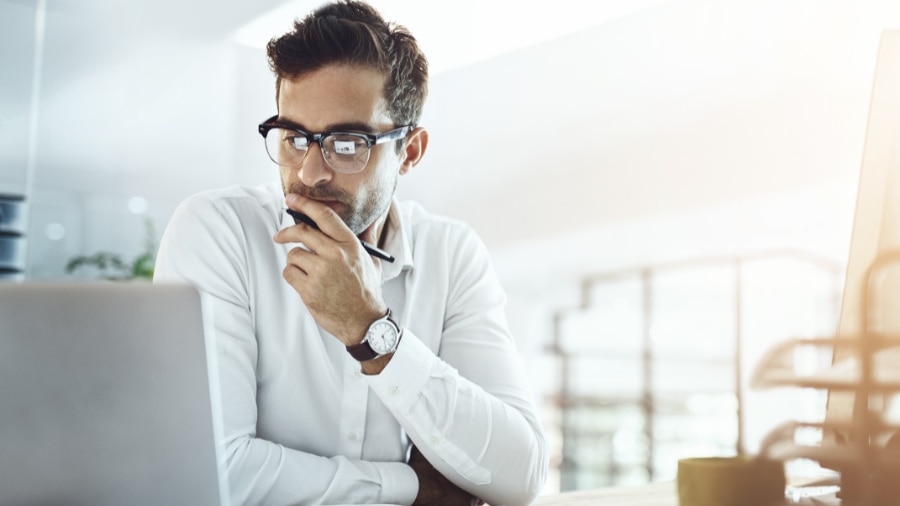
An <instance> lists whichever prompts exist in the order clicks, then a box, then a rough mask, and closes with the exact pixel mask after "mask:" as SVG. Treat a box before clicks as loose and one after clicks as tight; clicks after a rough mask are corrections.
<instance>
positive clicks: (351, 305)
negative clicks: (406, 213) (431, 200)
mask: <svg viewBox="0 0 900 506" xmlns="http://www.w3.org/2000/svg"><path fill="white" fill-rule="evenodd" d="M286 202H287V204H288V206H289V207H290V208H291V209H294V210H295V211H299V212H301V213H303V214H306V215H307V216H309V217H310V218H312V219H313V221H315V222H316V224H317V225H318V226H319V230H316V229H315V228H313V227H311V226H309V225H307V224H305V223H300V224H298V225H294V226H293V227H288V228H285V229H283V230H280V231H278V233H277V234H275V237H274V239H275V242H277V243H282V244H283V243H297V242H299V243H303V244H304V245H305V246H306V247H307V248H309V250H308V251H307V250H306V249H303V248H301V247H296V248H294V249H292V250H291V251H290V252H289V253H288V259H287V265H286V266H285V268H284V270H283V272H282V276H284V279H285V280H286V281H287V282H288V283H290V285H291V286H293V287H294V289H295V290H297V293H299V294H300V297H301V298H302V299H303V302H304V304H306V307H307V308H308V309H309V312H310V313H311V314H312V316H313V318H314V319H315V320H316V322H317V323H318V324H319V325H321V326H322V328H323V329H325V330H327V331H328V332H330V333H331V334H333V335H334V336H335V337H337V338H338V339H340V340H341V341H342V342H343V343H344V345H347V346H351V345H354V344H359V342H360V341H361V340H362V338H363V336H364V335H365V333H366V329H367V328H368V327H369V325H370V324H371V323H372V322H373V321H375V320H377V319H378V318H381V317H382V316H384V315H385V313H387V305H386V304H385V303H384V300H383V299H382V296H381V263H380V261H378V260H377V259H374V258H372V257H370V256H369V255H368V254H367V253H366V251H365V249H363V247H362V245H361V244H360V242H359V238H357V237H356V236H355V235H354V234H353V232H352V231H351V230H350V229H349V228H347V225H346V224H345V223H344V221H343V220H341V218H340V216H338V215H337V213H335V212H334V210H332V209H331V208H330V207H328V206H327V205H325V204H323V203H321V202H316V201H315V200H311V199H307V198H304V197H302V196H299V195H295V194H290V195H288V197H287V200H286Z"/></svg>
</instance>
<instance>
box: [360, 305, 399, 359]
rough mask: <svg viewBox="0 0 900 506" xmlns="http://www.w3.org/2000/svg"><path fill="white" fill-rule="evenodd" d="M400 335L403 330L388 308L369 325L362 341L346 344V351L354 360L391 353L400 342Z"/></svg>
mask: <svg viewBox="0 0 900 506" xmlns="http://www.w3.org/2000/svg"><path fill="white" fill-rule="evenodd" d="M401 337H403V330H402V329H401V328H400V325H399V324H398V323H397V320H394V317H393V316H391V310H390V308H388V312H387V314H386V315H384V316H382V317H381V318H379V319H377V320H375V321H374V322H372V324H371V325H369V330H367V331H366V337H364V338H363V340H362V342H361V343H359V344H355V345H353V346H347V352H348V353H350V355H351V356H353V358H355V359H356V360H359V361H360V362H365V361H366V360H372V359H373V358H377V357H380V356H382V355H387V354H388V353H393V352H394V351H395V350H396V349H397V346H398V345H399V344H400V338H401Z"/></svg>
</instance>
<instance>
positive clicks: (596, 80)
mask: <svg viewBox="0 0 900 506" xmlns="http://www.w3.org/2000/svg"><path fill="white" fill-rule="evenodd" d="M319 3H320V2H319V1H317V0H309V1H306V0H304V1H295V2H290V3H287V2H284V1H283V0H253V1H251V0H216V1H213V0H191V1H190V2H184V1H182V0H152V1H151V0H135V1H129V2H120V1H115V0H0V210H3V213H4V214H5V216H6V218H5V219H4V220H0V221H2V222H3V223H5V224H4V225H3V227H0V252H2V254H0V256H2V257H3V258H2V260H0V277H2V278H5V279H34V280H47V279H90V278H95V277H99V276H110V275H111V276H114V277H126V278H127V277H134V276H137V277H140V275H141V273H143V272H146V267H147V261H148V258H150V259H151V260H152V254H153V252H154V250H155V247H156V244H157V242H158V240H159V237H160V235H161V233H162V231H163V230H164V228H165V226H166V223H167V221H168V219H169V217H170V215H171V213H172V211H173V210H174V208H175V206H177V204H178V203H179V202H180V201H181V200H183V199H184V198H185V197H187V196H188V195H190V194H192V193H195V192H198V191H201V190H204V189H208V188H215V187H223V186H228V185H233V184H245V185H257V184H262V183H266V182H269V181H271V180H273V179H274V178H276V177H277V169H276V167H275V166H274V164H272V163H271V162H269V161H268V158H267V157H266V154H265V151H264V148H263V143H262V139H261V138H260V137H259V135H258V133H257V131H256V125H257V124H258V123H259V122H260V121H262V120H263V119H265V118H267V117H268V116H270V115H272V114H274V112H275V102H274V78H273V76H272V75H271V74H270V72H269V70H268V68H267V63H266V59H265V53H264V50H263V46H264V44H265V42H266V41H267V40H268V39H269V38H270V37H272V36H273V35H277V34H280V33H282V32H284V31H286V30H287V29H288V27H289V26H290V23H291V21H292V19H293V18H294V17H296V16H302V15H304V14H306V13H307V12H308V11H309V10H311V9H313V8H315V7H316V6H317V5H319ZM372 3H373V4H374V5H375V6H376V7H377V8H379V9H380V10H381V11H382V13H383V14H384V15H385V17H386V18H388V19H394V20H397V21H398V22H400V23H401V24H405V25H407V26H408V27H409V28H410V30H411V31H412V32H413V34H414V35H415V36H416V37H417V38H419V39H420V41H421V44H422V46H423V48H424V50H425V52H426V54H427V55H428V56H429V58H430V62H431V66H432V77H431V84H430V86H431V91H430V95H429V99H428V101H427V103H426V107H425V113H424V117H423V120H422V124H423V125H424V126H425V127H427V128H428V129H429V130H430V132H431V145H430V147H429V152H428V154H427V156H426V158H425V160H424V161H423V163H422V164H420V165H419V166H418V167H417V168H416V169H415V170H414V171H413V172H412V173H411V174H409V175H407V176H405V177H404V178H402V179H401V183H400V188H399V193H400V197H401V198H408V199H414V200H418V201H421V202H422V203H423V204H424V205H425V206H426V207H427V208H429V209H430V210H432V211H434V212H438V213H443V214H446V215H449V216H452V217H455V218H459V219H462V220H465V221H467V222H469V223H471V224H472V225H473V226H474V228H475V229H476V230H477V231H478V232H479V233H480V234H481V236H482V237H483V239H484V240H485V242H486V244H487V246H488V248H489V249H490V251H491V254H492V255H493V258H494V261H495V266H496V269H497V271H498V272H499V274H500V277H501V279H502V281H503V283H504V285H505V286H506V288H507V291H508V293H509V298H510V300H509V305H508V316H509V319H510V325H511V327H512V330H513V333H514V335H515V337H516V339H517V342H518V346H519V349H520V351H521V353H522V357H523V361H524V363H525V366H526V367H527V368H528V369H529V371H530V374H529V377H530V378H531V380H532V381H533V387H534V390H535V393H536V400H537V402H538V403H539V404H540V406H541V408H542V413H543V416H544V421H545V424H546V426H547V428H548V431H549V433H550V437H551V445H552V450H553V461H552V466H553V472H552V478H551V480H550V482H549V483H548V487H547V490H548V491H558V490H572V489H580V488H593V487H598V486H606V485H624V484H637V483H644V482H647V481H655V480H664V479H672V478H674V474H675V469H676V464H677V459H678V458H680V457H686V456H698V455H733V454H735V453H736V452H740V451H747V452H753V451H754V450H755V449H756V448H758V445H759V441H760V439H761V438H762V436H763V435H764V434H765V433H766V432H767V431H768V430H769V429H771V428H772V427H773V426H774V425H775V424H776V423H777V422H779V421H782V420H787V419H791V418H805V419H809V418H813V419H815V418H816V417H821V415H822V414H823V410H824V397H822V395H821V394H820V393H817V392H810V391H793V392H762V393H761V392H755V391H752V390H748V389H747V387H746V383H747V377H748V376H749V374H750V372H751V371H752V368H753V365H754V364H755V363H756V361H757V360H758V358H759V356H760V354H761V353H762V352H763V351H764V350H765V349H767V348H768V347H769V346H770V345H771V344H772V343H774V342H776V341H779V340H781V339H784V338H788V337H803V336H814V335H829V334H831V333H833V332H834V329H835V325H836V322H837V317H838V312H839V306H840V294H841V288H842V282H843V276H844V267H845V264H846V257H847V253H848V248H849V243H850V228H851V224H852V220H853V211H854V205H855V199H856V188H857V182H858V177H859V167H860V162H861V159H862V152H863V143H864V142H863V141H864V137H865V133H866V119H867V113H868V104H869V98H870V92H871V86H872V78H873V73H874V69H875V59H876V55H877V50H878V41H879V36H880V34H881V32H882V30H883V29H886V28H900V3H898V2H896V1H894V0H883V1H879V0H852V1H851V0H842V1H838V0H754V1H749V0H746V1H744V0H740V1H739V0H735V1H728V0H716V1H703V0H698V1H692V0H631V1H626V0H618V1H617V0H555V1H553V2H549V3H540V2H516V1H512V0H481V1H477V2H476V1H475V0H458V1H455V2H452V3H446V2H433V1H430V0H373V1H372ZM104 262H105V263H104ZM116 262H119V264H116ZM151 265H152V264H151ZM67 267H68V268H67ZM142 269H143V270H142ZM811 360H815V358H814V357H812V358H811Z"/></svg>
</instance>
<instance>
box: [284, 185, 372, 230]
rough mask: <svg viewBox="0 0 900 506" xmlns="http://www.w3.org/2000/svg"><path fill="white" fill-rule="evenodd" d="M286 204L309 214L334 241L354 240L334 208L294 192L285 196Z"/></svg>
mask: <svg viewBox="0 0 900 506" xmlns="http://www.w3.org/2000/svg"><path fill="white" fill-rule="evenodd" d="M285 203H286V204H287V206H288V207H289V208H291V209H293V210H295V211H299V212H301V213H303V214H305V215H307V216H309V217H310V218H311V219H312V220H313V221H314V222H315V223H316V225H317V226H318V227H319V230H321V231H322V232H323V233H324V234H325V235H327V236H329V237H331V238H332V239H334V240H336V241H341V242H348V241H354V240H356V236H355V235H354V234H353V231H352V230H350V229H349V228H348V227H347V224H346V223H344V220H342V219H341V217H340V216H338V214H337V213H336V212H334V209H332V208H330V207H328V206H327V205H325V204H323V203H322V202H319V201H317V200H313V199H309V198H306V197H304V196H302V195H298V194H296V193H289V194H288V195H287V197H286V198H285Z"/></svg>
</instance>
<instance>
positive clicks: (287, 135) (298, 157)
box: [266, 128, 369, 174]
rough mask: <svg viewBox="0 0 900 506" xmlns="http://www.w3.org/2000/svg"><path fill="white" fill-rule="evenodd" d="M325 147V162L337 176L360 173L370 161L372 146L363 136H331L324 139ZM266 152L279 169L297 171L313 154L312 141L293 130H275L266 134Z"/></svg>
mask: <svg viewBox="0 0 900 506" xmlns="http://www.w3.org/2000/svg"><path fill="white" fill-rule="evenodd" d="M321 147H322V156H323V157H324V158H325V162H327V163H328V166H329V167H331V168H332V170H334V171H336V172H343V173H351V174H352V173H354V172H359V171H361V170H363V168H365V166H366V163H367V162H368V161H369V146H368V145H367V144H366V140H365V138H363V137H360V136H356V135H352V134H334V135H329V136H327V137H325V138H324V139H322V144H321ZM266 151H267V152H268V153H269V158H271V159H272V161H274V162H275V163H277V164H278V165H283V166H286V167H293V166H296V165H300V163H301V162H303V159H304V158H305V157H306V155H307V153H309V139H308V138H307V137H305V136H303V135H300V134H299V133H298V132H296V131H293V130H289V129H285V128H273V129H271V130H269V132H268V133H267V134H266Z"/></svg>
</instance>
